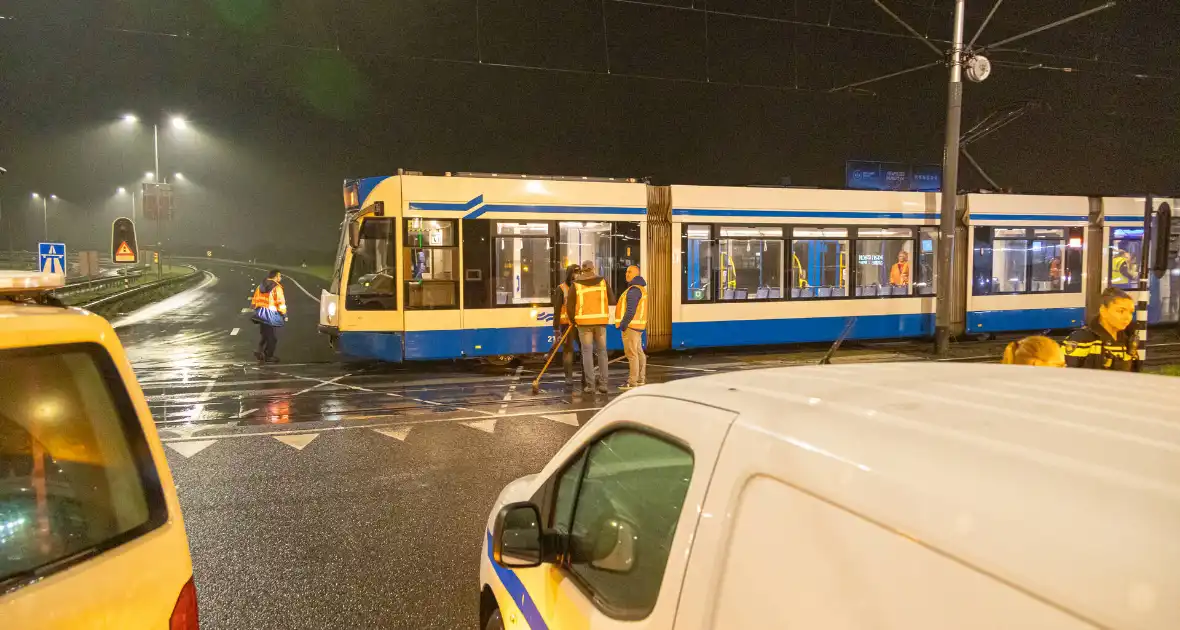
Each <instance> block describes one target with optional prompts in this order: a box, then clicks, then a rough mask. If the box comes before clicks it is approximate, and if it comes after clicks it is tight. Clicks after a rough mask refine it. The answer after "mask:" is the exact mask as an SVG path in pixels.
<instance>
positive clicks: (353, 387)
mask: <svg viewBox="0 0 1180 630" xmlns="http://www.w3.org/2000/svg"><path fill="white" fill-rule="evenodd" d="M250 369H252V370H261V368H257V367H251V368H250ZM270 373H271V374H278V375H280V376H286V377H288V378H297V379H299V380H302V381H313V382H316V383H321V384H327V383H328V381H325V380H324V379H322V378H312V377H310V376H299V375H298V374H288V373H286V372H275V371H271V372H270ZM333 380H334V379H333ZM336 385H338V386H340V387H346V388H348V389H351V390H354V391H358V392H368V393H370V394H380V395H382V396H389V397H391V398H402V399H405V400H412V401H414V402H420V403H422V404H424V405H434V406H435V407H450V408H452V409H457V410H459V411H466V412H468V413H478V414H482V415H485V416H495V415H496V414H494V413H492V412H490V411H482V410H479V409H469V408H467V407H462V406H460V405H455V404H450V403H440V402H438V401H434V400H425V399H422V398H414V397H413V396H404V395H402V394H396V393H394V392H383V391H381V390H378V389H369V388H367V387H359V386H357V385H349V384H348V383H336ZM312 389H314V388H312Z"/></svg>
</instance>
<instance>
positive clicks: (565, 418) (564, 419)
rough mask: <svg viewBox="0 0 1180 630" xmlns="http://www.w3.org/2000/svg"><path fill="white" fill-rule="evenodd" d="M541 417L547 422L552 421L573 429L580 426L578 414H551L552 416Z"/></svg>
mask: <svg viewBox="0 0 1180 630" xmlns="http://www.w3.org/2000/svg"><path fill="white" fill-rule="evenodd" d="M541 417H542V418H544V419H546V420H552V421H554V422H560V423H562V424H568V425H570V426H571V427H576V426H578V414H576V413H555V414H550V415H547V416H541Z"/></svg>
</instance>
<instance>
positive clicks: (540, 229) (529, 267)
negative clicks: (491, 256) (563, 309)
mask: <svg viewBox="0 0 1180 630" xmlns="http://www.w3.org/2000/svg"><path fill="white" fill-rule="evenodd" d="M496 234H497V236H496V243H495V247H494V250H495V257H496V305H497V306H514V305H529V304H548V303H549V301H550V299H551V298H552V296H551V295H550V291H552V287H551V286H550V283H551V279H552V275H553V274H552V270H551V264H552V263H551V260H552V259H551V253H552V246H551V239H550V238H549V224H548V223H507V222H503V221H501V222H498V223H497V224H496Z"/></svg>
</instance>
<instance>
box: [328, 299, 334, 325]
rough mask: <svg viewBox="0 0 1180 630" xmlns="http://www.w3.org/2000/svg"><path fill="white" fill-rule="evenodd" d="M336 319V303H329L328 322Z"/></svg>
mask: <svg viewBox="0 0 1180 630" xmlns="http://www.w3.org/2000/svg"><path fill="white" fill-rule="evenodd" d="M333 319H336V302H335V301H332V302H328V321H329V322H331V321H332V320H333Z"/></svg>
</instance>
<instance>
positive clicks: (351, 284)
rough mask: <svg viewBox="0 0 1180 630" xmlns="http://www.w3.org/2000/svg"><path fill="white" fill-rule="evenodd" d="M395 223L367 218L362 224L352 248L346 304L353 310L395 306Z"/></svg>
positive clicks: (380, 218)
mask: <svg viewBox="0 0 1180 630" xmlns="http://www.w3.org/2000/svg"><path fill="white" fill-rule="evenodd" d="M393 229H394V224H393V219H392V218H388V217H376V218H368V219H366V220H365V222H364V223H362V224H361V231H360V246H358V247H356V248H355V249H353V250H352V265H351V266H350V267H349V270H348V297H347V300H346V305H347V307H348V308H349V309H352V310H369V311H386V310H396V309H397V269H396V264H397V263H396V258H395V251H394V231H393Z"/></svg>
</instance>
